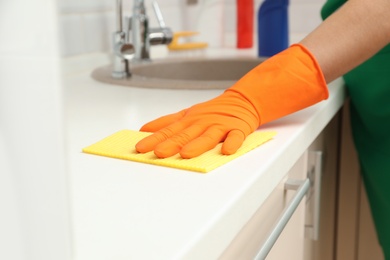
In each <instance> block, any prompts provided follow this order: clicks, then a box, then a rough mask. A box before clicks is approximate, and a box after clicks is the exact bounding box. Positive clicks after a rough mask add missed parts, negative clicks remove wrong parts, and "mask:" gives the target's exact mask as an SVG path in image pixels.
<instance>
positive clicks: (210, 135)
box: [180, 127, 226, 159]
mask: <svg viewBox="0 0 390 260" xmlns="http://www.w3.org/2000/svg"><path fill="white" fill-rule="evenodd" d="M225 136H226V132H225V131H223V130H222V129H221V128H217V127H211V128H209V129H207V130H206V131H205V132H204V133H203V134H202V135H201V136H199V137H198V138H196V139H194V140H193V141H191V142H190V143H188V144H187V145H185V146H184V147H183V148H182V149H181V151H180V155H181V157H182V158H185V159H190V158H194V157H196V156H199V155H201V154H203V153H205V152H207V151H209V150H211V149H213V148H214V147H215V146H216V145H217V144H219V143H220V142H221V141H222V140H223V139H224V138H225Z"/></svg>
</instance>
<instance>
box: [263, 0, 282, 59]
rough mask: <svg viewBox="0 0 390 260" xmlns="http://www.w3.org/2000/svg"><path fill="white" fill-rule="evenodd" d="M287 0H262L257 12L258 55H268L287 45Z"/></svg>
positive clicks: (279, 50)
mask: <svg viewBox="0 0 390 260" xmlns="http://www.w3.org/2000/svg"><path fill="white" fill-rule="evenodd" d="M288 5H289V0H264V1H263V3H262V4H261V5H260V8H259V10H258V13H257V37H258V56H259V57H270V56H273V55H275V54H277V53H279V52H281V51H283V50H284V49H286V48H287V47H288V44H289V42H288V37H289V32H288Z"/></svg>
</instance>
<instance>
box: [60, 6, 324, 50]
mask: <svg viewBox="0 0 390 260" xmlns="http://www.w3.org/2000/svg"><path fill="white" fill-rule="evenodd" d="M58 1H59V4H58V6H59V14H60V28H61V32H60V35H61V52H62V55H63V56H64V57H69V56H75V55H81V54H86V53H94V52H107V51H110V48H111V33H112V32H113V31H114V30H115V12H114V10H115V4H116V0H83V1H79V0H58ZM145 1H146V5H147V8H148V15H149V17H150V19H151V21H150V23H151V25H152V26H153V27H154V26H158V25H157V21H156V19H155V17H154V13H153V10H152V8H151V2H152V0H145ZM187 2H194V0H192V1H190V0H159V1H158V3H159V5H160V8H161V11H162V13H163V15H164V19H165V22H166V24H167V25H168V26H170V27H171V28H172V29H173V30H174V31H179V30H195V31H198V32H200V36H199V37H198V39H197V40H201V41H207V42H208V43H209V46H210V47H234V45H235V29H236V26H235V24H236V17H235V3H236V0H225V1H224V0H195V2H198V3H197V4H195V5H187ZM261 2H262V0H255V3H256V7H255V9H257V8H258V7H259V5H260V4H261ZM324 2H325V0H290V7H289V8H290V14H289V15H290V33H291V35H293V36H295V38H292V40H293V41H294V40H299V37H301V36H302V35H305V34H307V33H308V32H310V31H311V30H313V29H314V28H315V27H316V26H317V25H318V24H319V23H320V22H321V19H320V15H319V10H320V8H321V6H322V4H323V3H324ZM123 3H124V14H125V15H129V14H130V11H131V9H132V5H133V0H123Z"/></svg>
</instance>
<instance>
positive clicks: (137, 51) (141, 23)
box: [112, 0, 173, 78]
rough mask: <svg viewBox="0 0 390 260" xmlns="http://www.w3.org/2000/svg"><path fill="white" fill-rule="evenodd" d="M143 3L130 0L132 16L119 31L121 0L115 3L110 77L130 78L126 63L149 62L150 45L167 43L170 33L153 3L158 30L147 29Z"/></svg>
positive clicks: (128, 65)
mask: <svg viewBox="0 0 390 260" xmlns="http://www.w3.org/2000/svg"><path fill="white" fill-rule="evenodd" d="M144 2H145V1H144V0H134V5H133V13H132V16H131V17H130V19H128V23H127V28H125V29H124V28H123V24H122V22H123V17H122V6H123V5H122V0H117V1H116V13H117V28H116V32H114V35H113V40H114V44H113V46H114V54H115V57H114V66H113V71H112V77H113V78H125V77H130V76H131V72H130V62H134V63H137V62H143V61H149V60H150V46H151V45H158V44H169V43H170V42H171V41H172V38H173V33H172V31H171V29H170V28H168V27H166V25H165V22H164V19H163V17H162V14H161V11H160V8H159V7H158V4H157V2H156V1H153V9H154V12H155V14H156V16H157V20H158V22H159V25H160V28H150V27H149V18H148V16H147V14H146V8H145V4H144Z"/></svg>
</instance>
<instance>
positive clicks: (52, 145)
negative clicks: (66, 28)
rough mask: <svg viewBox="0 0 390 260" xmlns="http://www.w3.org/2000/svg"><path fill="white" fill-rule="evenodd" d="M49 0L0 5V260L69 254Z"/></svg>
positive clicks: (46, 259)
mask: <svg viewBox="0 0 390 260" xmlns="http://www.w3.org/2000/svg"><path fill="white" fill-rule="evenodd" d="M54 3H55V1H51V0H29V1H24V0H12V1H1V3H0V35H1V41H0V259H4V260H5V259H7V260H52V259H56V260H62V259H63V260H65V259H70V254H71V252H70V231H69V227H70V225H69V221H68V217H69V208H68V206H69V205H68V201H67V185H66V183H67V180H66V178H67V177H66V170H65V157H64V138H63V132H62V131H63V130H62V129H63V118H62V111H63V110H62V89H61V84H60V76H59V75H60V67H59V61H60V52H59V48H58V36H57V33H58V16H57V6H56V5H55V4H54Z"/></svg>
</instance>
